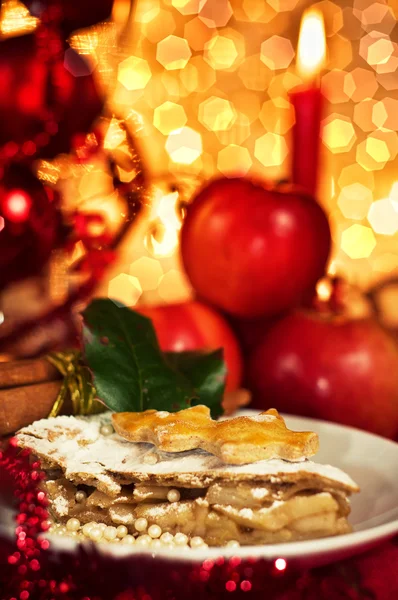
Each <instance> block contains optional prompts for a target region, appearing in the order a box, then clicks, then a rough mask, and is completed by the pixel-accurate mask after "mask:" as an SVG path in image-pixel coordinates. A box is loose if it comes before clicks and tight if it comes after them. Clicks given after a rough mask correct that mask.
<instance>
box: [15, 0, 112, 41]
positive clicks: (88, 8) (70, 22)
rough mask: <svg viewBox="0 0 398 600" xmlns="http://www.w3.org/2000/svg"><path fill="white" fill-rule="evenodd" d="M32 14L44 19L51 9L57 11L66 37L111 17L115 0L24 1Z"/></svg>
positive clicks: (58, 19) (57, 16)
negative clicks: (76, 30) (82, 0)
mask: <svg viewBox="0 0 398 600" xmlns="http://www.w3.org/2000/svg"><path fill="white" fill-rule="evenodd" d="M22 2H23V3H24V4H25V6H27V8H28V9H29V11H30V13H31V14H32V15H33V16H35V17H38V18H40V19H43V17H44V18H45V17H46V13H48V12H49V8H51V9H52V13H53V14H54V12H55V11H54V8H55V9H56V15H55V16H56V18H57V21H58V23H59V25H60V27H61V28H62V31H63V32H64V34H65V36H67V35H69V34H70V33H71V32H72V31H74V30H75V29H82V28H83V27H90V26H91V25H95V24H96V23H99V22H100V21H105V19H108V18H109V17H110V16H111V13H112V8H113V0H84V2H81V0H55V1H54V0H22Z"/></svg>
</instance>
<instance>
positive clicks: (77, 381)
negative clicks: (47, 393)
mask: <svg viewBox="0 0 398 600" xmlns="http://www.w3.org/2000/svg"><path fill="white" fill-rule="evenodd" d="M46 358H47V360H48V361H49V362H50V363H51V364H52V365H54V367H55V368H56V369H58V371H59V372H60V373H61V375H62V376H63V378H64V381H63V383H62V386H61V389H60V391H59V394H58V397H57V399H56V400H55V402H54V405H53V407H52V409H51V412H50V414H49V415H48V416H49V417H56V416H57V415H59V413H60V411H61V409H62V406H63V405H64V402H65V400H66V398H67V397H68V396H69V397H70V399H71V402H72V412H73V414H74V415H91V414H95V413H99V412H102V411H104V410H105V406H104V405H103V404H102V403H101V402H99V401H98V400H97V399H96V390H95V387H94V386H93V384H92V383H91V374H90V371H89V369H88V368H87V367H86V366H85V365H84V364H83V363H82V356H81V353H80V352H79V351H77V350H70V351H67V352H51V353H50V354H48V355H47V357H46Z"/></svg>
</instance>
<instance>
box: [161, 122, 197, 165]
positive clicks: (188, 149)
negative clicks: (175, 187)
mask: <svg viewBox="0 0 398 600" xmlns="http://www.w3.org/2000/svg"><path fill="white" fill-rule="evenodd" d="M166 150H167V153H168V154H169V156H170V158H171V160H172V161H173V162H175V163H180V164H182V165H190V164H192V163H193V162H194V161H195V160H196V159H197V158H199V157H200V155H201V154H202V150H203V146H202V137H201V135H200V133H198V132H197V131H195V130H194V129H192V128H191V127H182V128H181V129H176V130H175V131H172V132H171V133H170V135H169V136H168V138H167V142H166Z"/></svg>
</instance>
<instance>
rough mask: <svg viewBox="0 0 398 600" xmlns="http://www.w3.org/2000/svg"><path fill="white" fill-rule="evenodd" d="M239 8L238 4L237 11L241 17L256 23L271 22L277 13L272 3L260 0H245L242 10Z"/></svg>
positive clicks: (243, 19)
mask: <svg viewBox="0 0 398 600" xmlns="http://www.w3.org/2000/svg"><path fill="white" fill-rule="evenodd" d="M239 8H240V7H239V6H237V10H236V13H237V14H239V19H240V20H242V21H252V22H254V23H269V22H270V21H272V20H273V19H274V18H275V16H276V14H277V11H276V10H274V9H273V8H272V6H271V4H270V3H267V2H259V1H258V0H243V1H242V9H241V11H240V10H239Z"/></svg>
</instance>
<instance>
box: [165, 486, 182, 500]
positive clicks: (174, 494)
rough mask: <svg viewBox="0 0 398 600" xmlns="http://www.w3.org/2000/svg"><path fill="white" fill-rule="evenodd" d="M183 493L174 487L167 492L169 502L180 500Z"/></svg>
mask: <svg viewBox="0 0 398 600" xmlns="http://www.w3.org/2000/svg"><path fill="white" fill-rule="evenodd" d="M180 498H181V494H180V492H179V491H178V490H175V489H172V490H170V491H169V492H168V494H167V500H168V501H169V502H179V500H180Z"/></svg>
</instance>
